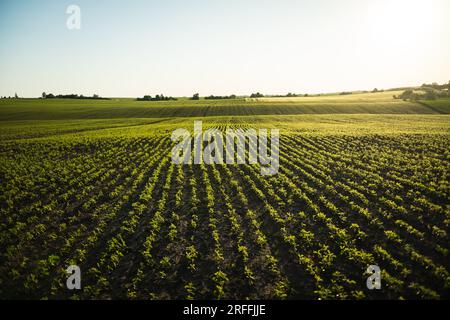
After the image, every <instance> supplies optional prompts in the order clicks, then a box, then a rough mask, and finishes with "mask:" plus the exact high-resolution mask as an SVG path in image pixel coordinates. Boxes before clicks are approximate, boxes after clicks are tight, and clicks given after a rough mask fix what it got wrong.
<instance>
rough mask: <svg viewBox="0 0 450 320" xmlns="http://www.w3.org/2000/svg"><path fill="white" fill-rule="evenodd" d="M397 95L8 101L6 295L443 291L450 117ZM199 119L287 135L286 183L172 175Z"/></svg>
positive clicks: (241, 171)
mask: <svg viewBox="0 0 450 320" xmlns="http://www.w3.org/2000/svg"><path fill="white" fill-rule="evenodd" d="M392 94H395V93H392V92H388V93H386V92H385V93H377V94H361V95H360V96H359V97H358V95H353V96H351V97H348V96H345V97H341V96H331V97H322V98H319V97H311V98H298V99H297V98H292V99H267V98H263V99H237V100H233V101H220V102H214V101H211V102H205V101H200V102H193V101H189V100H180V101H175V102H167V105H164V103H165V102H164V103H155V104H152V102H137V101H132V100H124V99H117V100H110V101H67V100H63V101H61V100H57V99H56V100H54V101H43V100H37V99H36V100H31V99H30V100H25V99H24V100H17V101H13V102H11V101H5V100H3V101H1V102H0V138H1V139H0V186H1V187H0V248H1V250H0V298H2V299H5V298H13V299H16V298H28V299H55V298H62V299H66V298H71V299H102V298H104V299H115V298H116V299H117V298H120V299H247V298H248V299H445V298H446V299H448V298H450V296H449V292H450V274H449V273H450V263H449V243H450V241H449V232H450V229H449V226H450V200H449V199H450V197H449V196H450V194H449V193H450V179H449V178H450V176H449V175H450V166H449V161H450V154H449V150H450V139H449V138H450V115H446V114H448V113H449V109H450V108H449V105H448V104H446V103H442V104H441V105H439V106H438V107H439V109H438V110H439V111H440V112H437V111H436V110H435V108H438V107H433V108H430V107H428V106H427V104H426V103H423V104H421V103H415V102H408V101H402V100H400V101H398V100H394V99H391V96H392ZM388 95H389V96H388ZM205 104H211V105H209V106H208V105H205ZM121 105H123V106H122V107H121ZM233 113H236V114H233ZM108 116H109V118H108ZM195 120H202V121H203V126H204V127H205V128H217V129H219V130H220V131H221V132H224V131H225V130H226V129H227V128H244V129H245V128H255V129H258V128H267V129H279V130H280V145H279V151H280V166H279V171H278V173H277V174H275V175H271V176H263V175H261V174H260V170H259V169H260V168H259V165H250V164H241V165H238V164H232V165H225V164H224V165H217V164H216V165H205V164H201V165H195V164H191V165H176V164H174V163H173V162H172V161H171V149H172V147H173V145H174V142H173V141H172V140H171V133H172V131H173V130H175V129H177V128H186V129H188V130H190V131H192V129H193V123H194V121H195ZM249 147H251V146H249ZM74 264H75V265H78V266H80V268H81V270H82V290H80V291H69V290H67V288H66V278H67V274H66V268H67V267H68V266H69V265H74ZM369 265H377V266H379V267H380V268H381V271H382V289H381V290H368V289H367V287H366V279H367V276H368V275H367V274H366V273H365V272H366V269H367V267H368V266H369Z"/></svg>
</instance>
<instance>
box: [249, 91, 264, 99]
mask: <svg viewBox="0 0 450 320" xmlns="http://www.w3.org/2000/svg"><path fill="white" fill-rule="evenodd" d="M262 97H264V95H263V94H261V93H259V92H257V93H252V94H251V95H250V98H262Z"/></svg>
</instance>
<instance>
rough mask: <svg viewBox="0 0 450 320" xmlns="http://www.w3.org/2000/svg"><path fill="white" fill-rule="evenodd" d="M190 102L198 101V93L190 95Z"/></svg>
mask: <svg viewBox="0 0 450 320" xmlns="http://www.w3.org/2000/svg"><path fill="white" fill-rule="evenodd" d="M191 100H200V95H199V94H198V93H194V94H193V95H192V98H191Z"/></svg>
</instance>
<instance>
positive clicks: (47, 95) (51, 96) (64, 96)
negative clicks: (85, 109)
mask: <svg viewBox="0 0 450 320" xmlns="http://www.w3.org/2000/svg"><path fill="white" fill-rule="evenodd" d="M41 99H90V100H92V99H93V100H110V99H109V98H103V97H100V96H99V95H98V94H95V93H94V94H93V95H92V96H84V95H82V94H80V95H79V94H74V93H71V94H58V95H54V94H53V93H45V92H42V95H41Z"/></svg>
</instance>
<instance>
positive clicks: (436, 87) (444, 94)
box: [394, 81, 450, 100]
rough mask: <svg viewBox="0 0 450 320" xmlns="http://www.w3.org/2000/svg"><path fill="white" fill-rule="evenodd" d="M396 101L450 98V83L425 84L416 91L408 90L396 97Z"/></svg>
mask: <svg viewBox="0 0 450 320" xmlns="http://www.w3.org/2000/svg"><path fill="white" fill-rule="evenodd" d="M394 98H395V99H402V100H436V99H439V98H450V81H449V82H448V83H445V84H441V85H440V84H438V83H436V82H434V83H432V84H425V83H424V84H423V85H422V86H421V87H419V88H418V89H416V92H415V91H414V89H407V90H405V91H403V92H402V94H400V95H398V96H396V95H394Z"/></svg>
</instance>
